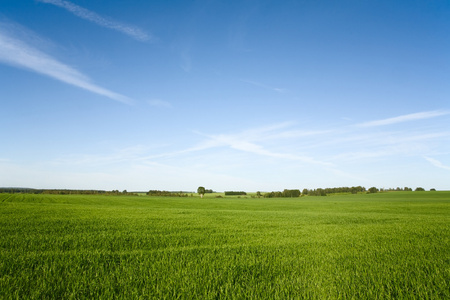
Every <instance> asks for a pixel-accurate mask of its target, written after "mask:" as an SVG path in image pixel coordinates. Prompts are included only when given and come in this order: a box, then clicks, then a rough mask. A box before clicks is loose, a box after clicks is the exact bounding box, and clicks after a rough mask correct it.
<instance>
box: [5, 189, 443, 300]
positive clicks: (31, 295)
mask: <svg viewBox="0 0 450 300" xmlns="http://www.w3.org/2000/svg"><path fill="white" fill-rule="evenodd" d="M0 236H1V239H0V298H2V299H4V298H7V299H8V298H18V299H19V298H20V299H71V298H73V299H84V298H92V299H112V298H129V299H137V298H142V299H146V298H155V299H174V298H181V299H190V298H197V299H233V298H235V299H243V298H259V299H268V298H271V299H274V298H281V299H287V298H311V299H336V298H342V299H349V298H360V299H374V298H382V299H401V298H403V299H405V298H406V299H427V298H428V299H449V298H450V192H390V193H379V194H362V195H336V196H327V197H302V198H292V199H286V198H285V199H273V198H272V199H262V198H261V199H253V198H250V197H249V198H219V199H216V198H212V196H211V198H204V199H200V198H199V197H187V198H167V197H164V198H163V197H161V198H157V197H147V196H135V197H128V196H90V195H88V196H85V195H61V196H59V195H28V194H14V195H11V194H0Z"/></svg>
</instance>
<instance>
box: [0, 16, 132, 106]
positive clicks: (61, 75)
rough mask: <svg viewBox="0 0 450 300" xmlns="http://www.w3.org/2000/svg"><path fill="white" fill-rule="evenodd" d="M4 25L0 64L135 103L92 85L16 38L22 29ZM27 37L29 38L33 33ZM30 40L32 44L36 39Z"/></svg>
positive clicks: (0, 36)
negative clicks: (15, 32)
mask: <svg viewBox="0 0 450 300" xmlns="http://www.w3.org/2000/svg"><path fill="white" fill-rule="evenodd" d="M2 25H3V24H2V23H0V62H2V63H4V64H8V65H11V66H14V67H19V68H24V69H27V70H30V71H34V72H37V73H39V74H43V75H46V76H49V77H51V78H54V79H56V80H59V81H62V82H65V83H68V84H71V85H73V86H76V87H79V88H81V89H84V90H87V91H90V92H92V93H95V94H98V95H101V96H105V97H107V98H110V99H113V100H116V101H119V102H122V103H126V104H131V103H132V102H133V101H132V100H131V99H130V98H128V97H126V96H124V95H121V94H118V93H115V92H113V91H110V90H108V89H106V88H103V87H101V86H98V85H96V84H94V83H92V82H91V80H90V78H89V77H87V76H86V75H84V74H82V73H81V72H79V71H78V70H76V69H74V68H72V67H70V66H68V65H66V64H64V63H62V62H60V61H58V60H57V59H56V58H54V57H52V56H50V55H48V54H46V53H44V52H42V51H40V50H39V49H37V48H35V47H33V46H31V45H29V44H28V43H27V42H26V41H24V40H22V39H19V38H17V37H16V35H15V34H14V30H20V29H21V28H19V27H17V26H10V25H11V24H7V25H9V26H2ZM4 28H8V29H9V30H4ZM11 29H13V30H11ZM21 31H22V33H21V35H22V36H24V34H23V32H24V31H25V30H21ZM27 34H28V35H29V34H30V33H27ZM27 34H25V35H27ZM29 39H30V40H32V39H33V37H31V38H29Z"/></svg>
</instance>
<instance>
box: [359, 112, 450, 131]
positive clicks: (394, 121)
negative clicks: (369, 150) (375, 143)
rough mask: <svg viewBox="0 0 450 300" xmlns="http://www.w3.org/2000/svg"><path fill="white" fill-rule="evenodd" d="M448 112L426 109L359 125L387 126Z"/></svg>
mask: <svg viewBox="0 0 450 300" xmlns="http://www.w3.org/2000/svg"><path fill="white" fill-rule="evenodd" d="M448 114H450V112H448V111H442V110H434V111H425V112H419V113H414V114H408V115H403V116H398V117H394V118H388V119H383V120H376V121H370V122H365V123H361V124H358V126H360V127H374V126H385V125H391V124H397V123H403V122H409V121H416V120H422V119H430V118H435V117H439V116H443V115H448Z"/></svg>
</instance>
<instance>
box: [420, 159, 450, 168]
mask: <svg viewBox="0 0 450 300" xmlns="http://www.w3.org/2000/svg"><path fill="white" fill-rule="evenodd" d="M424 158H425V159H426V160H427V161H428V162H429V163H431V164H432V165H433V166H435V167H438V168H441V169H444V170H449V171H450V166H446V165H444V164H443V163H442V162H440V161H439V160H437V159H434V158H431V157H427V156H425V157H424Z"/></svg>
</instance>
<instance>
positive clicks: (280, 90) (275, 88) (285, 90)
mask: <svg viewBox="0 0 450 300" xmlns="http://www.w3.org/2000/svg"><path fill="white" fill-rule="evenodd" d="M240 81H242V82H245V83H248V84H251V85H254V86H258V87H261V88H264V89H266V90H271V91H274V92H277V93H281V94H283V93H286V92H287V89H283V88H278V87H273V86H268V85H265V84H262V83H260V82H256V81H253V80H246V79H241V80H240Z"/></svg>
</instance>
